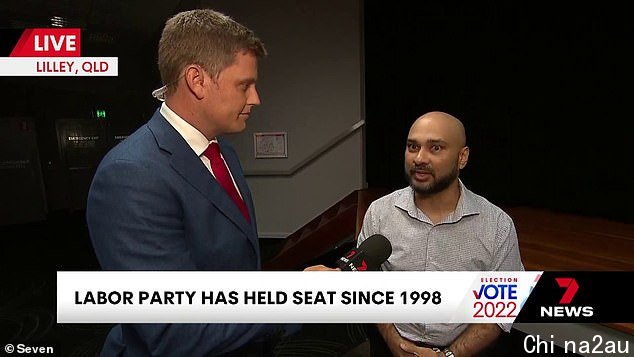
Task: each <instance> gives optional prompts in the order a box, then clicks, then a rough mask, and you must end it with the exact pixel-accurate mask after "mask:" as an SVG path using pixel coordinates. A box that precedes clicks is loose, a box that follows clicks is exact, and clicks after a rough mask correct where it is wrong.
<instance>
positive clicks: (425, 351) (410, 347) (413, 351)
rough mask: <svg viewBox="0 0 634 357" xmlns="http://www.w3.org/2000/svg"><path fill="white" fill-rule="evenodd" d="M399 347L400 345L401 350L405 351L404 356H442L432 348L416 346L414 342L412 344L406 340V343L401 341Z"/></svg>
mask: <svg viewBox="0 0 634 357" xmlns="http://www.w3.org/2000/svg"><path fill="white" fill-rule="evenodd" d="M401 338H402V337H401ZM406 341H407V340H406ZM400 347H401V350H402V351H403V352H405V353H406V354H405V356H419V357H438V356H444V355H443V354H441V353H440V352H434V350H432V349H431V348H427V347H418V346H416V345H415V344H413V343H412V342H411V341H407V343H401V345H400Z"/></svg>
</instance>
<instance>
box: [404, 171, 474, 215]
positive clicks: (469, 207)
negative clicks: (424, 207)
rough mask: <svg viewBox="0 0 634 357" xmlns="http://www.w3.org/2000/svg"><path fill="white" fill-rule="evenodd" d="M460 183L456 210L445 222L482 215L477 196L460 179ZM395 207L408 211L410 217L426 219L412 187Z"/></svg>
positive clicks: (405, 191)
mask: <svg viewBox="0 0 634 357" xmlns="http://www.w3.org/2000/svg"><path fill="white" fill-rule="evenodd" d="M458 182H459V183H460V198H459V199H458V204H457V205H456V210H455V211H454V212H453V213H452V214H450V215H449V216H448V217H447V218H446V219H445V220H444V222H457V221H459V220H460V219H461V218H462V217H466V216H471V215H474V214H480V206H479V205H478V202H477V200H476V197H475V194H474V193H473V192H471V191H469V190H468V189H467V188H466V187H465V185H464V184H463V183H462V181H461V180H460V179H458ZM394 206H396V207H398V208H400V209H402V210H405V211H407V213H408V214H409V215H410V217H413V218H417V219H419V220H423V219H424V217H425V214H424V213H422V212H421V211H420V210H419V209H418V207H416V203H415V202H414V189H413V188H411V187H408V189H406V190H403V193H402V194H401V195H399V196H398V197H397V198H396V202H395V203H394Z"/></svg>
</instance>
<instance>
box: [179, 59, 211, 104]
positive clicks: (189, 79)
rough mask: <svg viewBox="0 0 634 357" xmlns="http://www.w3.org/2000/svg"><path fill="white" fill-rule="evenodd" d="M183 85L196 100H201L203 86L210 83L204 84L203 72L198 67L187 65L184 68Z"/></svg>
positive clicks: (203, 92) (203, 93) (203, 94)
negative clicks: (185, 85)
mask: <svg viewBox="0 0 634 357" xmlns="http://www.w3.org/2000/svg"><path fill="white" fill-rule="evenodd" d="M184 77H185V83H187V88H189V91H190V92H191V93H192V94H193V95H194V96H196V98H197V99H203V98H204V97H205V90H204V89H205V86H207V85H209V84H210V83H206V81H208V80H207V78H205V72H204V71H203V69H202V68H200V66H197V65H193V64H192V65H189V66H187V67H185V76H184Z"/></svg>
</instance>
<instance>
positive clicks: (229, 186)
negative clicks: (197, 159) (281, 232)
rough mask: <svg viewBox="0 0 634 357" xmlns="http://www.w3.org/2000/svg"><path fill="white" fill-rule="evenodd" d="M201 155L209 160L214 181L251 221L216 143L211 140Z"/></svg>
mask: <svg viewBox="0 0 634 357" xmlns="http://www.w3.org/2000/svg"><path fill="white" fill-rule="evenodd" d="M203 155H205V156H206V157H207V158H208V159H209V161H211V170H212V171H213V172H214V176H215V177H216V181H218V183H219V184H220V186H222V188H224V189H225V192H227V194H228V195H229V197H230V198H231V199H232V200H233V202H234V203H235V204H236V206H238V209H240V211H241V212H242V215H244V218H246V219H247V222H251V219H250V217H249V211H248V210H247V205H246V204H245V203H244V200H243V199H242V198H241V197H240V194H238V190H237V189H236V186H235V185H234V184H233V180H231V175H230V174H229V169H227V165H226V164H225V161H224V160H223V159H222V157H221V156H220V146H219V145H218V143H216V142H213V143H211V144H209V146H207V149H205V152H203Z"/></svg>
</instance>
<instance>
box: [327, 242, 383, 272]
mask: <svg viewBox="0 0 634 357" xmlns="http://www.w3.org/2000/svg"><path fill="white" fill-rule="evenodd" d="M390 254H392V244H390V241H389V240H387V238H385V237H384V236H382V235H380V234H373V235H371V236H369V237H368V238H367V239H366V240H364V241H363V242H361V244H360V245H359V247H357V248H352V249H350V251H349V252H348V253H346V255H344V256H343V257H341V258H339V260H337V265H338V266H339V268H341V270H342V271H366V270H380V269H379V267H380V266H381V264H383V262H384V261H386V260H387V258H388V257H389V256H390Z"/></svg>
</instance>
